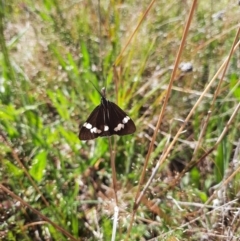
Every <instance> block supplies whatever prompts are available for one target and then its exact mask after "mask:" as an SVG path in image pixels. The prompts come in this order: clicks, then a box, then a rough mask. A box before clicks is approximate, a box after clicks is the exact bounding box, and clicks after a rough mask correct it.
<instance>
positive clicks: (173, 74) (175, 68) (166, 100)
mask: <svg viewBox="0 0 240 241" xmlns="http://www.w3.org/2000/svg"><path fill="white" fill-rule="evenodd" d="M196 6H197V0H195V1H193V3H192V6H191V10H190V13H189V16H188V18H187V23H186V25H185V29H184V32H183V37H182V40H181V44H180V47H179V51H178V53H177V57H176V61H175V64H174V68H173V72H172V75H171V78H170V82H169V86H168V90H167V93H166V97H165V99H164V103H163V107H162V109H161V112H160V115H159V118H158V122H157V125H156V129H155V131H154V134H153V137H152V141H151V143H150V146H149V149H148V153H147V156H146V159H145V162H144V167H143V171H142V174H141V177H140V181H139V185H138V190H137V193H136V197H135V201H134V206H133V214H132V217H131V221H130V226H129V228H128V232H127V237H126V239H125V240H126V241H127V240H128V238H129V236H130V231H131V229H132V225H133V221H134V216H135V214H136V210H137V208H138V206H139V204H140V201H141V199H142V197H143V194H144V193H143V192H142V193H141V194H139V193H140V189H141V185H142V184H143V181H144V178H145V173H146V168H147V165H148V161H149V158H150V155H151V153H152V150H153V146H154V142H155V140H156V137H157V134H158V130H159V127H160V125H161V123H162V119H163V115H164V113H165V110H166V107H167V103H168V100H169V97H170V94H171V89H172V85H173V81H174V79H175V76H176V73H177V68H178V66H179V62H180V57H181V54H182V51H183V47H184V45H185V41H186V38H187V33H188V31H189V28H190V23H191V21H192V18H193V13H194V11H195V9H196ZM165 158H166V157H165ZM159 165H160V164H159ZM154 175H155V174H154ZM145 190H146V189H145Z"/></svg>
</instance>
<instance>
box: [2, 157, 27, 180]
mask: <svg viewBox="0 0 240 241" xmlns="http://www.w3.org/2000/svg"><path fill="white" fill-rule="evenodd" d="M3 163H4V166H5V168H6V170H7V172H8V173H10V174H11V175H12V176H14V177H19V176H21V175H22V174H23V170H22V169H21V168H20V167H17V166H15V165H14V164H13V163H11V162H10V161H9V160H6V159H4V160H3Z"/></svg>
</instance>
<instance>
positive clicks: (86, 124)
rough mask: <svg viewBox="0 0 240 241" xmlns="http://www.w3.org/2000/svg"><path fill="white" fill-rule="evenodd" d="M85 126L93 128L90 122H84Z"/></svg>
mask: <svg viewBox="0 0 240 241" xmlns="http://www.w3.org/2000/svg"><path fill="white" fill-rule="evenodd" d="M83 126H84V127H86V128H87V129H91V128H92V125H91V124H90V123H87V122H86V123H84V125H83Z"/></svg>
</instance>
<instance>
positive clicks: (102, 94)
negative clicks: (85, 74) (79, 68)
mask: <svg viewBox="0 0 240 241" xmlns="http://www.w3.org/2000/svg"><path fill="white" fill-rule="evenodd" d="M89 82H90V83H91V84H92V86H93V87H94V89H95V90H96V91H97V92H98V93H99V95H101V96H102V97H104V98H105V95H104V92H103V91H102V90H101V92H100V91H99V90H98V88H97V87H96V86H95V84H93V82H92V81H91V80H89ZM102 89H105V87H103V88H102ZM105 92H106V91H105Z"/></svg>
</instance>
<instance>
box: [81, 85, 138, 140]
mask: <svg viewBox="0 0 240 241" xmlns="http://www.w3.org/2000/svg"><path fill="white" fill-rule="evenodd" d="M99 93H100V92H99ZM100 95H101V103H100V105H98V106H97V107H96V108H95V109H94V110H93V111H92V113H91V114H90V116H89V117H88V119H87V120H86V122H85V123H84V124H83V125H82V126H80V132H79V139H80V140H92V139H95V138H97V137H99V136H101V137H102V136H112V135H119V136H124V135H129V134H133V133H134V132H135V131H136V126H135V124H134V122H133V120H132V119H131V118H130V117H129V116H128V115H127V114H126V113H125V112H124V111H123V110H122V109H121V108H120V107H119V106H117V105H116V104H115V103H113V102H111V101H109V100H107V99H106V91H105V88H102V91H101V93H100Z"/></svg>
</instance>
